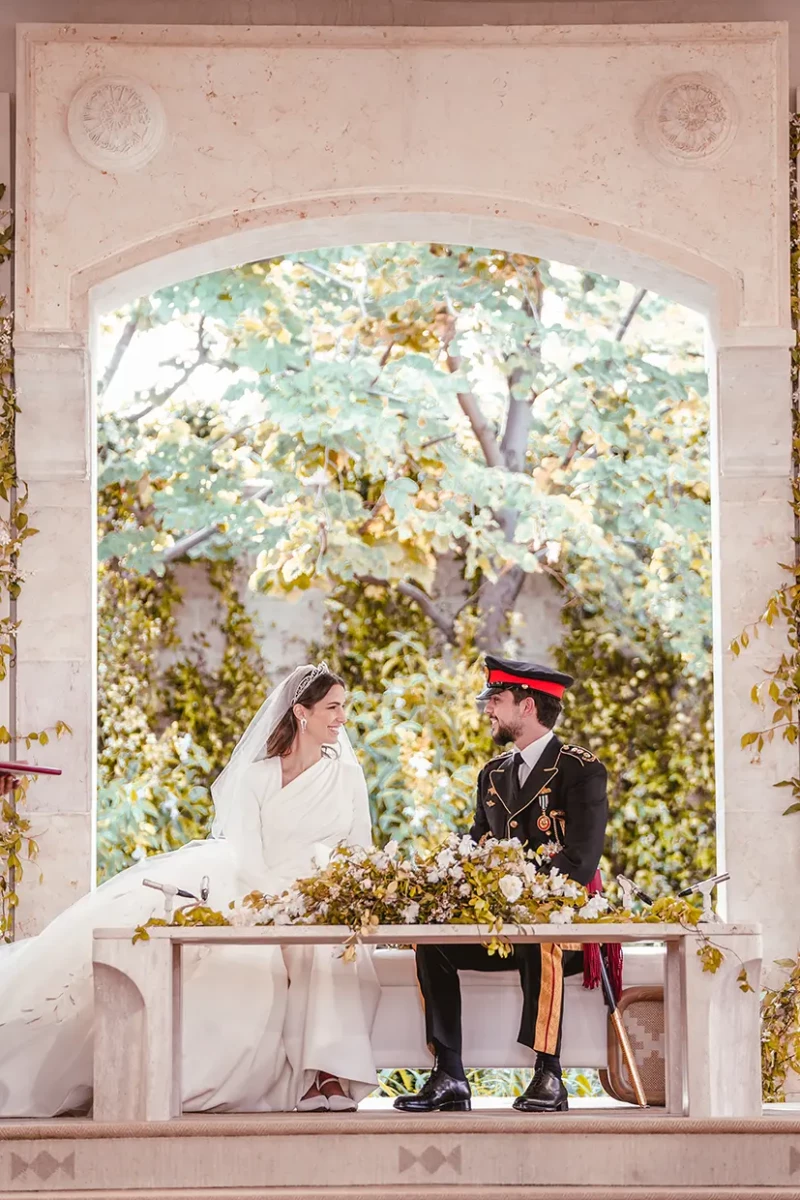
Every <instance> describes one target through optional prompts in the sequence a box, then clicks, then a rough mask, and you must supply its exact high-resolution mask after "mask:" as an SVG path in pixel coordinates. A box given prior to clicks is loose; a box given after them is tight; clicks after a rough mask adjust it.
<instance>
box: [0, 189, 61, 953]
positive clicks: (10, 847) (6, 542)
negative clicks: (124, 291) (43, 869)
mask: <svg viewBox="0 0 800 1200" xmlns="http://www.w3.org/2000/svg"><path fill="white" fill-rule="evenodd" d="M5 193H6V185H5V184H4V183H0V202H2V200H3V197H4V196H5ZM0 220H2V225H0V268H3V267H5V266H7V264H8V263H9V262H10V260H11V257H12V239H13V228H12V222H11V214H10V212H9V211H8V210H6V209H0ZM12 334H13V319H12V316H11V313H10V311H9V307H8V300H7V297H6V296H2V295H0V505H2V508H1V509H0V594H1V595H2V596H3V604H2V614H3V615H2V616H0V682H1V681H2V680H4V679H5V678H6V676H7V674H8V668H9V664H10V663H11V661H12V660H13V657H14V654H15V653H16V635H17V628H18V622H17V620H16V613H15V611H14V608H13V603H14V601H16V600H17V598H18V597H19V594H20V591H21V589H22V583H23V579H24V575H23V573H22V571H21V569H20V563H19V557H20V552H21V550H22V547H23V544H24V542H25V541H26V540H27V539H28V538H30V537H33V536H34V534H36V533H38V532H39V531H38V530H37V529H34V528H33V526H32V525H31V524H30V523H29V521H28V514H27V512H26V511H25V509H26V505H27V502H28V489H27V487H26V486H25V484H24V483H22V482H21V481H20V479H19V477H18V475H17V455H16V440H15V439H16V421H17V413H18V412H19V407H18V405H17V396H16V391H15V388H14V361H13V345H12ZM54 731H55V733H56V734H57V736H58V737H61V736H62V735H63V734H65V733H69V732H70V729H69V726H68V725H67V724H65V722H63V721H58V722H57V723H56V725H55V727H54ZM50 732H53V730H47V729H43V730H40V731H39V732H38V733H37V732H31V733H28V734H22V735H21V734H19V732H18V731H17V730H16V729H11V730H9V729H8V728H7V727H6V726H5V725H0V746H12V747H13V746H15V745H16V744H17V743H18V742H24V743H25V745H26V747H27V748H28V749H30V747H31V745H32V744H33V743H34V742H38V743H39V744H40V745H41V746H46V745H47V743H48V740H49V733H50ZM29 786H30V783H29V780H25V781H24V782H23V783H22V785H21V786H20V787H19V788H18V789H17V790H16V791H15V793H14V794H13V795H10V796H6V797H2V798H0V941H13V938H14V925H15V913H16V909H17V907H18V905H19V895H18V891H17V889H18V887H19V883H20V880H21V879H22V872H23V861H24V860H25V859H28V860H33V859H35V858H36V854H37V852H38V846H37V844H36V842H35V841H34V839H33V838H32V837H31V836H30V828H31V823H30V821H29V820H28V819H27V817H25V816H24V815H23V814H22V813H21V812H20V811H19V804H20V802H21V801H22V800H24V797H25V794H26V792H27V789H28V787H29Z"/></svg>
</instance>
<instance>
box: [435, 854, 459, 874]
mask: <svg viewBox="0 0 800 1200" xmlns="http://www.w3.org/2000/svg"><path fill="white" fill-rule="evenodd" d="M455 861H456V859H455V855H454V854H453V851H452V850H440V851H439V853H438V854H437V855H436V865H437V867H438V868H439V870H440V871H446V870H447V868H448V867H452V865H453V863H454V862H455Z"/></svg>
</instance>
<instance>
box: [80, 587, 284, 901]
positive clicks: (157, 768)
mask: <svg viewBox="0 0 800 1200" xmlns="http://www.w3.org/2000/svg"><path fill="white" fill-rule="evenodd" d="M211 579H212V583H214V585H215V587H216V588H217V590H218V592H219V594H220V599H221V602H222V605H223V618H222V622H221V627H222V631H223V634H224V636H225V649H224V653H223V658H222V662H221V664H220V666H219V668H218V670H216V671H212V670H210V669H209V668H208V666H207V665H206V663H205V661H204V657H203V646H202V644H197V645H195V646H194V647H193V648H192V649H191V650H190V652H189V653H188V654H187V655H185V656H184V657H182V658H179V659H178V660H177V661H175V662H173V663H172V665H170V666H169V667H167V668H166V669H164V668H163V667H162V656H163V655H164V654H165V653H166V652H169V651H172V652H174V651H176V650H177V649H178V646H179V643H178V639H177V636H176V632H175V609H176V606H177V605H178V603H179V602H180V598H181V593H180V590H179V589H178V588H177V587H176V586H175V584H174V582H173V580H172V579H171V577H170V576H169V575H165V576H163V577H162V578H160V579H157V578H156V579H153V578H146V577H145V578H141V577H138V576H134V575H131V574H130V573H128V572H125V571H122V570H120V569H119V568H116V569H115V568H112V567H109V566H106V567H105V568H102V569H101V573H100V586H99V590H98V646H99V653H98V725H99V729H98V792H97V812H98V815H97V863H98V879H99V880H103V879H105V878H109V877H110V876H112V875H114V874H116V873H117V872H118V871H120V870H122V869H123V868H124V867H126V866H128V865H130V863H131V862H132V861H135V859H136V858H138V857H141V856H142V855H143V854H153V853H157V852H159V851H163V850H171V849H174V848H176V847H177V846H181V845H183V844H184V843H185V842H187V841H191V840H192V839H193V838H198V837H204V836H205V835H206V834H207V833H208V831H209V825H210V817H211V813H212V806H211V797H210V793H209V790H208V783H209V781H210V780H211V779H213V778H214V777H215V776H216V775H217V774H218V773H219V771H221V770H222V767H223V766H224V765H225V763H226V761H227V759H228V757H229V756H230V752H231V750H232V748H233V745H234V744H235V742H236V740H237V738H238V737H239V736H240V734H241V731H242V728H243V726H244V725H245V724H246V723H247V721H248V720H249V719H250V717H251V716H252V715H253V713H254V712H255V709H256V708H257V707H258V705H259V704H260V702H261V699H263V694H264V691H265V690H266V683H265V680H264V679H263V672H262V668H261V662H260V656H259V655H258V647H257V645H256V642H255V639H254V635H253V630H252V626H251V623H250V621H249V618H248V617H247V614H246V613H245V611H244V609H243V607H242V605H241V603H240V601H239V598H238V596H237V594H236V589H235V587H234V584H233V579H232V569H231V566H230V565H228V564H218V565H217V566H216V567H215V568H214V569H213V571H212V575H211Z"/></svg>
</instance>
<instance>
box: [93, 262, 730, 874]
mask: <svg viewBox="0 0 800 1200" xmlns="http://www.w3.org/2000/svg"><path fill="white" fill-rule="evenodd" d="M98 391H99V398H98V456H99V508H98V523H99V529H98V539H99V559H100V577H99V600H98V606H99V655H98V662H99V668H98V670H99V698H98V713H99V744H98V763H99V781H98V782H99V787H98V875H99V877H100V878H101V879H102V878H106V877H109V876H111V875H113V874H115V873H117V872H118V871H120V870H121V869H122V868H124V867H125V866H127V865H128V864H130V863H131V862H132V861H134V860H136V859H137V858H140V857H142V856H144V855H147V854H150V853H153V852H157V851H161V850H165V849H170V848H174V847H177V846H179V845H181V844H183V843H184V842H186V841H188V840H191V839H193V838H198V837H202V836H204V835H205V834H206V833H207V832H208V831H209V827H210V813H211V800H210V793H209V783H210V781H211V780H212V779H213V778H214V776H215V775H216V774H217V773H218V772H219V771H220V770H221V768H222V766H223V765H224V763H225V762H226V760H227V758H228V756H229V755H230V752H231V749H232V747H233V745H234V744H235V742H236V740H237V738H238V737H239V735H240V733H241V731H242V729H243V728H244V726H245V725H246V723H247V721H248V719H249V717H250V716H251V715H252V714H253V712H254V711H255V710H256V708H257V707H258V705H259V704H260V702H261V700H262V698H263V696H264V693H265V692H266V690H267V689H268V688H269V686H270V685H271V684H272V683H274V682H277V680H278V678H279V677H280V674H281V671H282V670H283V672H284V673H285V671H286V669H288V666H287V665H286V664H287V655H289V657H290V659H291V661H290V665H296V663H297V662H299V661H311V660H318V659H324V660H325V661H326V662H327V663H328V664H329V665H330V666H331V667H332V668H333V669H334V670H335V671H337V672H339V673H340V674H341V675H342V676H343V677H344V678H345V680H346V682H347V685H348V689H349V692H350V729H351V736H352V737H353V740H354V744H355V748H356V751H357V754H358V755H359V758H360V760H361V762H362V764H363V766H364V769H365V771H366V774H367V779H368V783H369V787H370V797H371V805H372V814H373V822H374V831H375V837H376V840H379V841H386V840H388V839H389V838H394V839H397V840H398V841H399V842H400V843H401V845H404V846H406V847H411V846H413V847H418V848H425V847H426V846H428V845H431V844H433V843H435V842H436V841H437V840H438V839H439V838H440V837H441V835H442V834H443V833H444V832H447V831H450V830H454V831H463V830H464V829H466V828H468V826H469V824H470V817H471V807H472V804H473V799H474V782H475V776H476V774H477V770H478V768H479V766H480V765H481V764H482V763H484V762H485V761H486V760H487V758H489V757H491V756H492V754H493V753H494V752H495V751H494V748H493V744H492V742H491V739H490V737H489V734H488V729H487V728H486V726H485V724H484V721H483V719H482V717H481V714H480V713H479V712H478V711H477V708H476V705H475V696H476V694H477V692H478V691H479V690H480V686H481V683H482V680H483V674H484V673H483V668H482V665H481V655H482V653H483V652H484V651H485V650H491V651H494V652H499V653H506V654H507V655H509V656H517V657H526V656H528V657H534V658H537V659H539V660H541V658H542V657H543V656H545V657H546V658H547V659H548V660H549V661H550V662H551V663H552V664H553V665H554V666H556V667H557V668H559V669H561V670H567V671H569V672H570V673H571V674H573V675H575V676H576V678H577V680H578V683H577V685H576V686H575V688H574V689H572V691H571V692H569V693H568V694H567V697H566V708H565V714H564V717H563V720H562V722H561V723H560V725H559V733H560V735H561V736H562V737H565V738H567V739H570V740H573V741H576V742H578V743H580V744H581V745H584V746H587V747H589V748H590V749H591V750H593V751H594V752H595V753H597V754H598V755H599V756H600V757H601V758H602V760H603V762H604V763H605V764H606V766H607V768H608V772H609V779H610V792H609V794H610V801H611V823H610V826H609V834H608V841H607V856H606V862H605V867H606V870H607V873H609V874H610V876H611V877H612V878H613V876H614V875H616V873H617V872H619V871H624V872H625V873H626V874H627V875H629V876H631V877H633V878H635V879H636V881H637V882H638V883H639V884H640V886H642V887H644V888H646V889H647V890H648V891H651V892H653V893H655V894H659V893H660V892H664V891H666V890H669V889H671V888H673V887H674V886H676V885H678V884H683V883H686V882H688V880H689V879H690V878H692V877H694V876H697V875H702V874H704V873H705V874H709V873H710V871H711V869H712V868H713V861H714V845H713V843H714V788H713V729H712V678H711V604H710V574H711V572H710V568H711V562H710V495H709V490H710V489H709V441H708V421H709V410H708V396H707V382H706V374H705V366H704V329H703V325H702V322H701V320H700V318H699V317H697V316H696V315H695V314H694V313H692V312H690V311H688V310H686V309H684V308H681V307H680V306H678V305H676V304H673V303H671V302H670V301H668V300H666V299H664V298H662V297H660V296H657V295H654V294H650V293H646V292H643V291H637V290H636V289H635V288H634V287H632V286H631V285H629V284H627V283H621V282H618V281H616V280H611V279H607V278H603V277H599V276H597V275H593V274H590V273H588V272H586V271H581V270H578V269H576V268H574V267H570V266H565V265H562V264H559V263H554V262H545V261H541V260H538V259H534V258H529V257H524V256H521V255H515V254H508V253H506V252H503V251H491V250H481V249H474V248H469V247H455V246H443V245H428V244H424V245H416V244H415V245H399V244H390V245H373V246H361V247H345V248H340V249H333V250H319V251H316V252H314V253H304V254H295V255H289V256H286V257H282V258H275V259H271V260H268V261H264V262H257V263H250V264H248V265H245V266H241V267H234V268H231V269H229V270H226V271H222V272H218V273H216V274H213V275H207V276H203V277H200V278H198V279H194V280H191V281H189V282H186V283H182V284H179V285H177V286H175V287H170V288H168V289H165V290H164V291H161V292H158V293H156V294H154V295H152V296H148V297H143V298H140V299H139V300H137V301H135V302H134V303H132V304H130V305H128V306H127V307H125V308H124V309H122V310H120V311H119V312H115V313H110V314H107V315H106V317H105V318H104V319H103V323H102V330H101V359H100V363H99V387H98ZM187 579H189V580H192V581H196V580H197V579H202V581H203V589H204V590H203V597H204V599H203V603H202V604H199V602H195V601H192V603H191V604H190V603H189V601H190V600H192V597H190V596H188V595H187V590H186V580H187ZM192 587H195V583H192ZM309 598H311V600H313V608H310V607H309V604H310V603H311V601H310V600H309ZM266 599H269V601H270V603H271V605H272V607H271V608H270V612H276V611H280V613H281V614H282V615H281V618H280V622H279V626H280V628H279V634H278V635H275V634H274V632H273V635H272V637H271V639H270V638H269V637H267V635H266V633H265V628H264V622H263V619H262V617H261V615H260V614H263V602H264V601H265V600H266ZM259 605H262V607H261V608H260V607H259ZM312 611H313V613H315V614H316V616H315V619H314V620H313V621H312V620H310V619H309V613H310V612H312ZM281 631H283V632H281ZM287 631H288V632H287ZM276 637H277V638H278V641H277V642H276ZM281 638H284V640H285V639H286V638H289V639H290V641H291V647H290V652H289V651H287V650H286V649H284V650H283V651H282V652H281V653H277V652H276V651H275V647H276V645H278V642H279V641H280V639H281Z"/></svg>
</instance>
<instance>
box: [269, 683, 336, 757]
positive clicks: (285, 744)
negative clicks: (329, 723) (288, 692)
mask: <svg viewBox="0 0 800 1200" xmlns="http://www.w3.org/2000/svg"><path fill="white" fill-rule="evenodd" d="M337 683H338V684H339V685H340V686H341V687H344V686H345V684H344V680H343V679H341V678H340V677H339V676H338V675H334V673H333V671H320V672H318V673H317V674H316V675H311V676H310V677H309V681H308V684H307V685H306V686H305V687H303V688H301V689H300V691H299V692H298V694H297V695H296V696H295V698H294V703H293V704H292V706H291V708H290V709H289V710H288V711H287V712H285V713H284V714H283V716H282V717H281V719H280V721H279V722H278V724H277V725H276V726H275V728H274V729H273V731H272V733H271V734H270V735H269V737H268V738H267V758H283V757H284V755H286V754H288V753H289V751H290V750H291V748H292V743H293V742H294V739H295V738H296V737H297V730H298V722H297V717H296V716H295V715H294V706H295V704H302V706H303V708H313V707H314V705H315V704H318V703H319V701H320V700H324V699H325V697H326V696H327V694H328V692H329V691H330V690H331V688H332V687H336V684H337ZM322 752H323V754H325V753H327V754H330V755H335V753H336V751H335V750H334V749H333V748H332V747H330V748H329V747H325V746H323V748H322Z"/></svg>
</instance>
